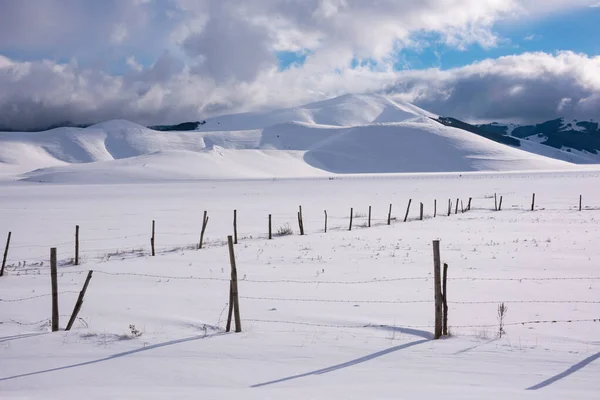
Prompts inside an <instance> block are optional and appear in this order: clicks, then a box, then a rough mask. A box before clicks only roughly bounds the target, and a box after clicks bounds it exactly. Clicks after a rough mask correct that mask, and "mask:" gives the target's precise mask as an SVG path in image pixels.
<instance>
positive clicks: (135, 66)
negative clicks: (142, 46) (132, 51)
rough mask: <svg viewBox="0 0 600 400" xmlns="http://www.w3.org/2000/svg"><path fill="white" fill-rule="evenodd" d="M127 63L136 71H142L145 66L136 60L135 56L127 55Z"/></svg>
mask: <svg viewBox="0 0 600 400" xmlns="http://www.w3.org/2000/svg"><path fill="white" fill-rule="evenodd" d="M125 63H126V64H127V65H128V66H129V67H130V68H131V69H132V70H134V71H137V72H141V71H142V70H143V69H144V67H143V66H142V65H141V64H139V63H138V62H137V61H136V60H135V56H130V57H127V60H126V61H125Z"/></svg>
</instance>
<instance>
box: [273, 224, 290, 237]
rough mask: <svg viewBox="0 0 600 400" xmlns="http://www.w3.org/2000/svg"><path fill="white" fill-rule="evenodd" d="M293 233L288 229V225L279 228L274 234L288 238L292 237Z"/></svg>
mask: <svg viewBox="0 0 600 400" xmlns="http://www.w3.org/2000/svg"><path fill="white" fill-rule="evenodd" d="M293 233H294V231H293V230H292V228H291V227H290V224H285V225H282V226H280V227H279V228H278V229H277V232H275V236H289V235H292V234H293Z"/></svg>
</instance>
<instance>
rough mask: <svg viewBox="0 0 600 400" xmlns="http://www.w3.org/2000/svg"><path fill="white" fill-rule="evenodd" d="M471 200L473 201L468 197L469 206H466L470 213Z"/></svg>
mask: <svg viewBox="0 0 600 400" xmlns="http://www.w3.org/2000/svg"><path fill="white" fill-rule="evenodd" d="M471 200H473V199H472V198H471V197H469V204H467V211H471Z"/></svg>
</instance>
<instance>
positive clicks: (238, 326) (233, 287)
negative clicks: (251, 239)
mask: <svg viewBox="0 0 600 400" xmlns="http://www.w3.org/2000/svg"><path fill="white" fill-rule="evenodd" d="M227 245H228V247H229V263H230V264H231V284H230V299H231V300H232V302H231V304H233V314H234V317H235V331H236V332H241V331H242V320H241V317H240V303H239V297H238V283H237V267H236V265H235V253H234V252H233V238H232V237H231V236H227ZM230 309H231V308H230ZM227 325H228V327H230V326H231V315H230V318H229V320H228V321H227ZM227 331H228V332H229V330H227Z"/></svg>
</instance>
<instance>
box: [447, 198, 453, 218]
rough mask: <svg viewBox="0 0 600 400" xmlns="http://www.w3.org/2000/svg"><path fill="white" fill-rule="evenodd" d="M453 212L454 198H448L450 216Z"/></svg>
mask: <svg viewBox="0 0 600 400" xmlns="http://www.w3.org/2000/svg"><path fill="white" fill-rule="evenodd" d="M450 214H452V200H451V199H448V216H450Z"/></svg>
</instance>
